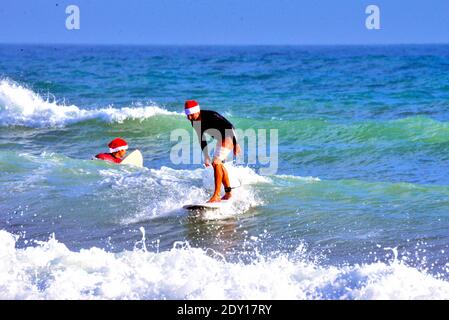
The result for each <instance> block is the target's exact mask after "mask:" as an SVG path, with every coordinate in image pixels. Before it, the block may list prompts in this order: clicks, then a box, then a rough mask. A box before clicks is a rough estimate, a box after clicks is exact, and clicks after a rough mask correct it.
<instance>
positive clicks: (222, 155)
mask: <svg viewBox="0 0 449 320" xmlns="http://www.w3.org/2000/svg"><path fill="white" fill-rule="evenodd" d="M231 151H232V150H231V149H228V148H225V147H223V146H221V145H220V144H218V143H217V146H216V147H215V153H214V160H215V159H219V160H221V161H225V160H226V158H227V157H228V155H229V153H230V152H231Z"/></svg>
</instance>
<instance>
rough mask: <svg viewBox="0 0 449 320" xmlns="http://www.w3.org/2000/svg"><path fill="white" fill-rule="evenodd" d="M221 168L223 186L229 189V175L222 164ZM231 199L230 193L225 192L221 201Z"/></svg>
mask: <svg viewBox="0 0 449 320" xmlns="http://www.w3.org/2000/svg"><path fill="white" fill-rule="evenodd" d="M221 167H222V168H223V185H224V187H225V188H230V187H231V182H229V174H228V170H226V167H225V166H224V165H223V164H222V165H221ZM231 197H232V193H231V192H226V193H225V195H224V196H223V198H221V200H229V199H231Z"/></svg>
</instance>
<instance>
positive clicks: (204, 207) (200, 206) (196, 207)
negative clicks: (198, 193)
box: [183, 200, 232, 211]
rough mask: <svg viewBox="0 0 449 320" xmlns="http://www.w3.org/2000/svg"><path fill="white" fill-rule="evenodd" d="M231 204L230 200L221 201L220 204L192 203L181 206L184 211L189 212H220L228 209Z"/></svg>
mask: <svg viewBox="0 0 449 320" xmlns="http://www.w3.org/2000/svg"><path fill="white" fill-rule="evenodd" d="M231 203H232V200H221V201H220V202H212V203H207V202H203V203H201V202H200V203H194V204H188V205H185V206H183V208H184V209H186V210H189V211H208V210H220V209H225V208H228V207H229V206H230V205H231Z"/></svg>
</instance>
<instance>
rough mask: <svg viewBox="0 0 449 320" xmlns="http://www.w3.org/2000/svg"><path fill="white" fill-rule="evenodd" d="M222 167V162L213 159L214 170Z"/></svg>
mask: <svg viewBox="0 0 449 320" xmlns="http://www.w3.org/2000/svg"><path fill="white" fill-rule="evenodd" d="M222 165H223V162H222V161H221V160H220V159H217V158H216V159H214V161H212V166H213V167H214V168H217V167H219V166H222Z"/></svg>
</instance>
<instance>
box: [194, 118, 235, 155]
mask: <svg viewBox="0 0 449 320" xmlns="http://www.w3.org/2000/svg"><path fill="white" fill-rule="evenodd" d="M190 122H191V123H192V127H193V128H194V129H195V131H196V133H197V135H198V140H199V141H200V144H201V150H204V147H205V146H207V142H206V141H205V140H203V135H204V133H207V134H209V135H210V136H212V137H213V138H215V139H216V140H218V141H219V142H220V140H221V139H224V138H228V137H230V138H232V142H233V144H234V151H235V147H236V145H237V140H236V136H235V132H234V126H233V125H232V123H230V122H229V121H228V120H227V119H226V118H225V117H223V116H222V115H221V114H219V113H218V112H215V111H211V110H201V121H190ZM213 131H215V132H216V133H217V131H218V132H219V133H220V135H221V136H218V137H217V134H215V135H214V132H213ZM220 138H221V139H220Z"/></svg>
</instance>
